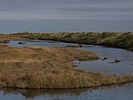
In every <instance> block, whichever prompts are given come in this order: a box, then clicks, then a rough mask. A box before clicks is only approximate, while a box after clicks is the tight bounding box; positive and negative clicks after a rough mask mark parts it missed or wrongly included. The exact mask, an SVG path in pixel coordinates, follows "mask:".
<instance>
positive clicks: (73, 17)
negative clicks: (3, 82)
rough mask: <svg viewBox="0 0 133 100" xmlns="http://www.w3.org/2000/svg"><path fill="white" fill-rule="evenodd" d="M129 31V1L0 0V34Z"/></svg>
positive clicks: (132, 22) (132, 5)
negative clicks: (19, 32) (18, 32)
mask: <svg viewBox="0 0 133 100" xmlns="http://www.w3.org/2000/svg"><path fill="white" fill-rule="evenodd" d="M42 23H43V24H42ZM33 24H34V25H33ZM35 24H37V25H35ZM90 24H91V25H90ZM40 25H42V26H44V27H42V26H40ZM85 25H87V26H88V27H87V26H85ZM49 27H50V28H49ZM132 27H133V0H0V32H16V31H37V32H42V31H43V32H44V31H50V32H51V31H52V32H53V31H133V28H132ZM35 28H36V30H35ZM117 29H118V30H117Z"/></svg>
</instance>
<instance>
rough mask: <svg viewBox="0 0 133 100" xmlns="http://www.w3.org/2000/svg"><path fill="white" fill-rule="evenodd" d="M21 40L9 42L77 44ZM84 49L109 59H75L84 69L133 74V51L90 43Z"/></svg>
mask: <svg viewBox="0 0 133 100" xmlns="http://www.w3.org/2000/svg"><path fill="white" fill-rule="evenodd" d="M18 42H20V41H10V43H9V44H8V45H9V46H12V47H28V46H48V47H54V46H60V47H65V46H68V45H76V44H73V43H63V42H53V41H45V40H44V41H38V40H34V41H22V42H24V43H26V44H21V45H20V44H18ZM80 49H83V50H88V51H93V52H96V53H97V54H98V55H99V56H100V58H101V59H102V58H103V57H106V58H107V60H101V59H100V60H97V61H75V62H74V63H75V64H76V65H77V66H78V67H79V68H80V69H83V70H88V71H94V72H97V71H100V72H104V73H106V74H115V75H129V74H133V52H131V51H127V50H124V49H117V48H106V47H102V46H94V45H89V46H88V47H83V48H80ZM116 59H118V60H120V61H121V62H119V63H113V62H114V61H115V60H116Z"/></svg>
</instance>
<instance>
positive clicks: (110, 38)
mask: <svg viewBox="0 0 133 100" xmlns="http://www.w3.org/2000/svg"><path fill="white" fill-rule="evenodd" d="M17 34H18V33H17ZM18 35H23V36H24V37H26V38H29V39H39V40H54V41H62V42H71V43H79V44H89V45H102V46H107V47H116V48H124V49H128V50H133V32H124V33H122V32H103V33H95V32H75V33H70V32H62V33H45V34H44V33H29V32H24V33H21V34H18Z"/></svg>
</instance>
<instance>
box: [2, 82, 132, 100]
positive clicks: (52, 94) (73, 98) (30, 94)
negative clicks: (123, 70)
mask: <svg viewBox="0 0 133 100" xmlns="http://www.w3.org/2000/svg"><path fill="white" fill-rule="evenodd" d="M120 90H121V91H120ZM114 91H115V93H114ZM131 91H133V84H125V85H117V86H116V85H115V86H108V87H99V88H98V87H97V88H88V89H52V90H51V89H0V97H3V99H4V97H6V96H8V99H10V97H12V96H13V95H17V96H18V97H21V96H23V97H24V98H26V99H33V100H44V98H45V99H46V100H49V99H50V100H51V99H52V100H68V99H70V100H81V99H82V100H83V99H85V100H87V99H92V100H95V99H96V97H95V96H98V97H99V99H98V100H102V98H103V97H106V96H104V95H105V94H106V95H110V94H111V95H114V96H116V95H115V94H119V95H117V96H118V97H117V98H119V96H122V95H123V94H124V93H127V92H128V95H127V94H124V97H126V96H130V97H133V96H132V95H131ZM18 97H17V98H18ZM98 97H97V98H98ZM24 98H23V99H24ZM14 99H15V98H14ZM106 99H108V100H111V99H110V98H105V99H104V100H106ZM15 100H18V99H15ZM122 100H124V99H122ZM127 100H129V99H128V98H127Z"/></svg>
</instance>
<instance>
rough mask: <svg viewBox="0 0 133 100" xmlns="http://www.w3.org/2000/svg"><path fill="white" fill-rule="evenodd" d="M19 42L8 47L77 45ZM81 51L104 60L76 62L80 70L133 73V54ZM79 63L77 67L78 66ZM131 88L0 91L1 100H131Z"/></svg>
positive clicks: (100, 49)
mask: <svg viewBox="0 0 133 100" xmlns="http://www.w3.org/2000/svg"><path fill="white" fill-rule="evenodd" d="M18 42H20V41H10V43H9V44H8V45H9V46H11V47H25V46H48V47H53V46H61V47H65V46H67V45H76V44H72V43H62V42H57V43H55V42H52V41H36V40H35V41H21V42H24V43H26V44H21V45H20V44H18ZM81 49H84V50H90V51H94V52H96V53H97V54H98V55H99V56H100V57H101V58H102V57H107V60H97V61H91V62H88V61H86V62H79V61H75V64H77V65H78V66H79V67H78V68H81V69H83V70H88V71H102V72H105V73H106V74H116V75H127V74H132V73H133V52H131V51H127V50H123V49H116V48H105V47H102V46H93V45H90V46H88V47H83V48H81ZM116 58H117V59H120V60H121V62H120V63H111V62H113V61H114V60H115V59H116ZM79 63H80V64H79ZM132 98H133V84H132V83H131V84H125V85H121V86H118V85H117V86H111V87H100V88H89V89H59V90H58V89H56V90H46V89H42V90H31V89H30V90H25V89H16V90H14V89H2V90H0V100H27V99H28V100H132Z"/></svg>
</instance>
